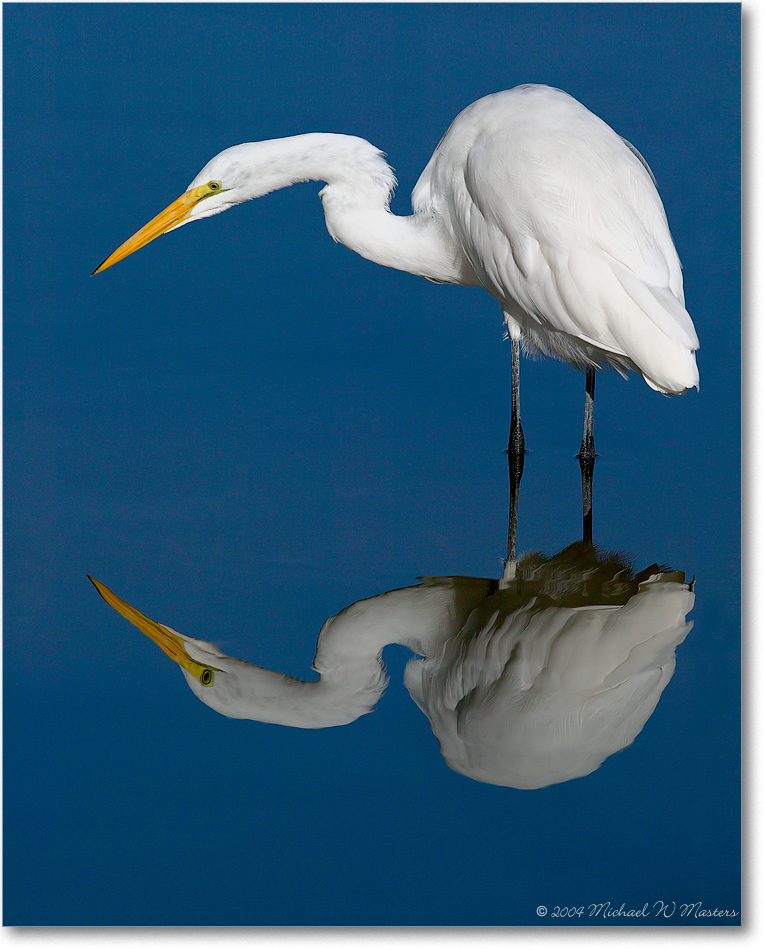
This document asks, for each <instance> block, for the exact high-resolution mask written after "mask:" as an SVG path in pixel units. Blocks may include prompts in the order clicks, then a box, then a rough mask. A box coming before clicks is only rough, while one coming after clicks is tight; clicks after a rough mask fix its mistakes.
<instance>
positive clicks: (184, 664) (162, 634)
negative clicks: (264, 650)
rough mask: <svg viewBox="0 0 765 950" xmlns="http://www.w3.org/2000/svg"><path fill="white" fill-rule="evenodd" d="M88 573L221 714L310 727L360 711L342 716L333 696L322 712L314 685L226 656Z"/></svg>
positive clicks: (111, 602)
mask: <svg viewBox="0 0 765 950" xmlns="http://www.w3.org/2000/svg"><path fill="white" fill-rule="evenodd" d="M88 577H89V580H90V581H91V583H92V584H93V586H94V587H95V588H96V590H97V591H98V593H99V594H100V595H101V596H102V597H103V599H104V600H105V601H106V603H107V604H109V606H110V607H113V608H114V609H115V610H116V611H117V613H119V614H121V615H122V616H123V617H124V618H125V619H126V620H129V621H130V623H132V624H133V625H134V626H136V627H138V629H139V630H140V631H141V632H142V633H144V634H146V636H147V637H149V639H150V640H152V641H153V642H154V643H156V644H157V646H158V647H159V648H160V650H162V652H163V653H165V654H166V655H167V656H169V657H170V659H171V660H174V661H175V662H176V663H177V664H178V666H180V668H181V671H182V672H183V675H184V677H185V679H186V682H187V683H188V685H189V688H190V689H191V691H192V693H194V695H195V696H196V697H197V699H199V700H201V701H202V702H203V703H204V704H205V705H206V706H209V707H210V708H211V709H214V710H215V711H216V712H218V713H221V715H223V716H228V717H229V718H231V719H256V720H258V721H261V722H277V723H282V724H283V725H290V726H304V727H306V728H316V727H319V726H322V725H338V724H340V723H341V722H350V721H352V719H355V718H358V716H359V715H360V713H359V712H357V713H356V715H355V716H353V717H352V718H351V719H343V716H342V713H341V715H340V717H339V718H338V713H337V709H336V708H334V706H333V705H332V703H331V700H332V697H330V703H329V706H328V710H327V712H326V715H324V716H323V717H322V715H321V713H322V710H321V709H319V710H318V712H317V710H316V709H313V708H312V707H311V705H310V703H309V704H306V702H305V696H304V690H303V689H302V687H306V686H307V687H310V686H312V685H313V684H310V683H301V682H300V681H299V680H294V679H292V678H291V677H289V676H284V675H283V674H281V673H276V672H273V671H271V670H264V669H263V668H262V667H259V666H256V665H255V664H254V663H248V662H247V661H246V660H240V659H238V658H237V657H234V656H226V654H225V653H221V652H220V650H218V649H217V647H215V646H213V644H212V643H207V642H206V641H205V640H195V639H194V638H193V637H188V636H186V635H185V634H181V633H178V631H177V630H173V629H172V628H171V627H166V626H165V625H164V624H161V623H156V621H154V620H150V619H149V618H148V617H146V616H145V615H144V614H142V613H141V612H140V611H138V610H136V609H135V607H131V606H130V604H128V603H126V602H125V601H124V600H122V598H120V597H118V596H117V595H116V594H115V593H113V592H112V591H111V590H109V588H108V587H106V585H105V584H102V583H100V581H97V580H95V579H94V578H93V577H90V575H88ZM362 711H368V710H362ZM325 720H326V721H325Z"/></svg>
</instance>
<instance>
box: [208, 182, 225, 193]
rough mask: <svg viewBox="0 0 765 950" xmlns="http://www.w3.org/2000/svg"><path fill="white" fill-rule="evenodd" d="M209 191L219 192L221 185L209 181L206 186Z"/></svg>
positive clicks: (220, 183)
mask: <svg viewBox="0 0 765 950" xmlns="http://www.w3.org/2000/svg"><path fill="white" fill-rule="evenodd" d="M207 187H208V188H209V189H210V191H220V190H221V188H222V187H223V183H222V182H220V181H211V182H210V183H209V184H208V186H207Z"/></svg>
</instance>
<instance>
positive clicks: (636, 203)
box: [412, 86, 698, 392]
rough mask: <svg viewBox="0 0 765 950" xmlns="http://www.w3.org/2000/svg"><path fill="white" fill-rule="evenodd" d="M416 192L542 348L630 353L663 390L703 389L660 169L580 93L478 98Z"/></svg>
mask: <svg viewBox="0 0 765 950" xmlns="http://www.w3.org/2000/svg"><path fill="white" fill-rule="evenodd" d="M412 200H413V205H414V206H415V210H417V209H421V210H422V209H426V208H427V209H428V210H429V211H430V212H431V213H434V214H437V215H438V216H440V217H441V219H442V220H444V222H445V223H446V226H447V227H448V228H449V229H450V231H451V233H452V236H453V238H454V239H455V240H456V241H457V243H458V244H459V246H460V247H461V248H462V250H463V252H464V254H465V256H466V257H467V258H468V260H469V261H470V263H471V265H472V267H473V268H474V270H475V271H476V273H477V274H478V276H479V279H480V281H481V283H482V284H483V285H484V286H485V287H486V289H487V290H488V291H489V292H490V293H491V294H492V295H493V296H494V297H495V298H496V299H497V300H498V301H499V302H500V303H501V304H502V306H503V308H504V309H505V310H506V312H508V313H511V314H512V316H513V318H514V319H516V320H518V321H519V322H520V323H521V329H522V330H523V331H526V333H527V334H530V335H531V336H534V337H535V338H536V339H537V340H539V341H541V343H542V348H548V351H549V352H553V353H554V355H562V354H561V352H560V351H557V350H556V340H558V339H560V346H561V347H562V348H563V349H565V352H566V354H567V356H566V358H569V357H570V350H571V346H572V345H573V343H575V342H576V341H578V340H581V341H583V342H584V343H587V344H590V345H591V346H594V347H597V348H598V349H599V350H603V351H605V353H607V354H613V355H614V356H615V357H617V358H618V357H623V358H624V359H625V360H627V362H628V363H631V364H633V365H635V366H636V367H637V368H638V369H639V371H640V372H641V373H643V375H644V376H645V377H646V380H647V381H648V382H649V385H653V386H654V388H657V389H661V390H662V391H669V392H673V391H682V390H684V389H685V388H688V387H689V386H692V385H696V384H697V382H698V373H697V371H696V370H695V359H694V358H693V351H694V350H695V349H697V348H698V338H697V336H696V333H695V330H694V327H693V322H692V321H691V318H690V316H689V315H688V313H687V312H686V310H685V307H684V296H683V284H682V271H681V267H680V261H679V259H678V256H677V252H676V250H675V247H674V244H673V242H672V237H671V235H670V232H669V227H668V225H667V220H666V215H665V213H664V208H663V205H662V203H661V199H660V197H659V195H658V192H657V191H656V187H655V184H654V181H653V176H652V175H651V172H650V169H649V168H648V166H647V164H646V162H645V160H644V159H643V158H642V156H641V155H640V154H639V153H638V152H637V150H636V149H634V147H633V146H631V145H629V143H627V142H625V140H623V139H622V138H621V137H620V136H618V135H617V134H616V133H615V132H614V131H613V130H612V129H611V128H610V127H609V126H608V125H606V123H605V122H603V121H602V120H601V119H599V118H598V117H597V116H595V115H593V114H592V113H591V112H589V111H588V110H587V109H585V108H584V106H582V105H580V104H579V103H578V102H576V100H574V99H572V98H571V97H570V96H567V95H566V94H565V93H562V92H560V91H559V90H553V89H549V88H548V87H544V86H534V87H518V88H516V89H513V90H510V91H509V92H505V93H498V94H496V95H495V96H488V97H486V98H485V99H481V100H479V101H478V102H476V103H474V104H473V105H472V106H470V107H468V109H466V110H465V111H464V112H462V113H461V114H460V115H459V116H458V117H457V119H455V121H454V123H453V124H452V126H451V128H450V129H449V131H448V132H447V134H446V135H445V136H444V139H443V140H442V142H441V145H440V146H439V148H438V149H437V150H436V152H435V153H434V155H433V157H432V159H431V161H430V162H429V163H428V166H427V167H426V169H425V171H424V172H423V174H422V175H421V177H420V180H419V181H418V183H417V186H416V187H415V190H414V193H413V196H412ZM572 341H573V343H572ZM668 350H669V351H671V352H669V351H668ZM585 362H586V360H585Z"/></svg>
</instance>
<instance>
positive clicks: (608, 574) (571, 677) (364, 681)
mask: <svg viewBox="0 0 765 950" xmlns="http://www.w3.org/2000/svg"><path fill="white" fill-rule="evenodd" d="M514 464H516V463H514V462H513V460H512V459H511V469H510V474H511V478H510V483H511V503H510V511H511V516H510V529H509V531H508V559H507V561H506V563H505V569H504V572H503V576H502V577H501V578H499V579H489V578H472V577H429V578H424V579H422V580H421V583H419V584H418V585H416V586H413V587H406V588H402V589H399V590H393V591H388V592H387V593H384V594H378V595H377V596H374V597H370V598H368V599H366V600H360V601H358V602H356V603H354V604H351V605H350V606H349V607H346V608H345V610H342V611H341V612H340V613H339V614H337V616H335V617H330V618H329V619H328V620H327V621H326V622H325V623H324V625H323V627H322V629H321V632H320V633H319V638H318V643H317V647H316V655H315V657H314V661H313V669H314V670H315V671H316V672H317V673H318V674H319V675H318V679H316V680H315V681H313V682H305V681H302V680H298V679H294V678H292V677H289V676H284V675H283V674H281V673H278V672H275V671H272V670H267V669H263V668H261V667H259V666H255V665H254V664H252V663H248V662H245V661H244V660H240V659H236V658H235V657H230V656H226V655H225V654H223V653H221V652H220V651H219V650H218V649H217V648H216V647H214V646H213V645H212V644H211V643H208V642H206V641H202V640H196V639H193V638H191V637H188V636H186V635H184V634H180V633H178V632H177V631H175V630H173V629H172V628H170V627H167V626H165V625H163V624H158V623H155V622H154V621H153V620H150V619H149V618H148V617H146V616H144V615H143V614H142V613H140V612H139V611H137V610H135V608H133V607H131V606H130V605H128V604H127V603H126V602H125V601H123V600H122V599H121V598H119V597H117V596H116V595H115V594H114V593H112V591H110V590H109V589H108V588H107V587H105V586H104V585H103V584H101V583H100V582H99V581H96V580H94V579H93V578H91V580H92V581H93V584H94V585H95V586H96V588H97V590H98V591H99V593H100V594H101V595H102V597H103V598H104V600H106V602H107V603H108V604H110V605H111V606H112V607H114V609H115V610H117V611H118V612H119V613H121V614H122V615H123V616H124V617H126V618H127V619H128V620H129V621H130V622H131V623H133V624H134V625H135V626H136V627H138V628H139V629H140V630H141V631H142V632H143V633H145V634H146V635H147V636H149V637H150V638H151V639H152V640H153V641H154V642H155V643H156V644H157V645H158V646H159V647H160V648H161V649H162V650H163V651H164V652H165V653H166V654H167V655H168V656H170V657H171V659H173V660H174V661H175V662H176V663H178V665H179V666H180V667H181V669H182V671H183V674H184V676H185V678H186V681H187V683H188V684H189V686H190V687H191V689H192V691H193V692H194V694H195V695H196V696H197V697H198V698H199V699H200V700H202V702H204V703H206V704H207V705H208V706H210V707H212V708H213V709H215V710H216V711H217V712H220V713H222V714H223V715H225V716H230V717H232V718H235V719H255V720H259V721H262V722H270V723H278V724H281V725H286V726H297V727H301V728H307V729H318V728H322V727H326V726H337V725H344V724H346V723H350V722H353V721H354V720H355V719H357V718H358V717H359V716H362V715H364V714H365V713H368V712H371V711H372V709H373V708H374V706H375V704H376V702H377V700H378V699H379V698H380V696H381V695H382V693H383V692H384V691H385V687H386V685H387V676H386V673H385V668H384V666H383V662H382V651H383V648H384V647H385V646H386V645H388V644H392V643H397V644H402V645H404V646H406V647H408V648H409V649H411V650H412V651H413V652H414V653H416V654H417V655H418V656H417V658H415V659H412V660H410V662H409V663H408V665H407V667H406V670H405V674H404V682H405V685H406V687H407V689H408V690H409V693H410V695H411V696H412V698H413V700H414V701H415V703H416V704H417V705H418V706H419V708H420V709H421V710H422V712H423V713H424V714H425V715H426V716H427V718H428V720H429V722H430V725H431V728H432V730H433V733H434V735H435V736H436V738H437V739H438V742H439V744H440V749H441V754H442V755H443V757H444V759H445V760H446V763H447V764H448V765H449V767H450V768H452V769H454V770H455V771H456V772H460V773H462V774H463V775H466V776H468V777H470V778H472V779H476V780H477V781H481V782H488V783H491V784H494V785H504V786H511V787H514V788H525V789H531V788H542V787H544V786H546V785H551V784H554V783H558V782H564V781H567V780H569V779H573V778H577V777H580V776H584V775H588V774H590V773H591V772H593V771H594V770H595V769H597V768H598V767H599V766H600V765H601V764H602V763H603V761H604V760H605V759H606V758H607V757H608V756H610V755H612V754H613V753H614V752H618V751H619V750H621V749H624V748H625V747H626V746H628V745H630V744H631V743H632V742H633V741H634V739H635V738H636V736H637V735H638V733H639V732H640V731H641V730H642V728H643V726H644V725H645V724H646V722H647V721H648V719H649V717H650V716H651V714H652V713H653V711H654V709H655V708H656V705H657V703H658V701H659V699H660V697H661V694H662V692H663V691H664V689H665V687H666V686H667V683H668V682H669V680H670V679H671V677H672V674H673V673H674V670H675V650H676V648H677V646H678V645H679V644H680V643H682V641H683V640H684V639H685V637H686V635H687V633H688V631H689V630H690V629H691V626H692V624H690V623H687V622H686V616H687V614H688V613H689V612H690V610H691V608H692V606H693V602H694V593H693V585H692V584H687V583H685V577H684V575H683V574H682V573H681V572H676V571H670V570H667V569H664V568H661V567H660V566H659V565H657V564H653V565H651V566H650V567H648V568H646V569H645V570H642V571H640V572H638V573H635V572H634V571H633V568H632V565H631V563H630V561H629V559H628V558H627V557H625V556H623V555H620V554H616V553H609V552H605V551H602V550H600V549H598V548H596V547H595V546H594V545H593V544H592V543H591V541H590V540H589V539H588V537H587V529H588V514H589V526H590V527H591V523H592V522H591V509H590V510H589V512H588V510H587V485H586V484H585V482H586V479H585V471H584V469H583V472H582V478H583V499H584V534H585V537H584V539H583V540H582V541H577V542H576V543H574V544H572V545H570V546H568V547H567V548H565V549H564V550H563V551H560V552H559V553H558V554H555V555H553V556H545V555H542V554H538V553H532V554H527V555H525V556H523V557H522V558H520V559H519V560H516V558H515V536H516V518H517V507H518V487H519V485H520V473H518V477H517V479H516V480H515V482H514V480H513V465H514ZM517 467H518V466H517V464H516V469H517ZM521 473H522V464H521ZM591 481H592V471H591V469H590V470H589V492H590V493H589V498H590V499H591V497H592V495H591V487H592V484H591Z"/></svg>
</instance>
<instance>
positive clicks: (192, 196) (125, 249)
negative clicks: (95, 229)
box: [93, 142, 271, 274]
mask: <svg viewBox="0 0 765 950" xmlns="http://www.w3.org/2000/svg"><path fill="white" fill-rule="evenodd" d="M261 144H266V143H260V142H254V143H248V144H245V145H235V146H233V147H232V148H227V149H224V151H222V152H220V153H219V154H218V155H216V156H215V158H213V159H211V160H210V161H209V162H208V163H207V164H206V165H205V167H204V168H203V169H202V170H201V171H200V172H199V174H198V175H197V176H196V178H195V179H194V180H193V181H192V182H191V184H190V185H189V187H188V189H187V190H186V191H184V193H183V194H182V195H181V196H180V198H176V200H175V201H174V202H173V203H172V204H170V205H168V206H167V208H165V210H164V211H162V212H160V213H159V214H158V215H157V216H156V218H152V219H151V221H149V223H148V224H145V225H144V226H143V227H142V228H141V229H140V231H136V233H135V234H134V235H133V236H132V237H130V238H128V240H127V241H125V242H124V244H121V245H120V246H119V247H118V248H117V250H116V251H114V253H113V254H110V255H109V257H107V258H106V260H105V261H103V262H102V263H101V264H99V265H98V267H97V268H96V269H95V270H94V271H93V273H94V274H99V273H100V272H101V271H103V270H106V268H107V267H111V266H112V264H116V263H117V262H118V261H121V260H122V259H123V258H125V257H127V256H128V255H129V254H132V253H133V251H137V250H138V249H139V248H142V247H145V246H146V245H147V244H148V243H149V242H150V241H153V240H154V238H157V237H159V236H160V235H161V234H166V233H167V232H168V231H173V230H175V228H179V227H181V226H182V225H184V224H188V223H189V222H190V221H196V220H197V219H198V218H209V217H210V216H211V215H213V214H220V212H221V211H226V210H228V209H229V208H231V207H233V206H234V205H236V204H239V203H240V202H242V201H247V200H248V199H249V198H256V197H259V196H260V195H261V194H266V193H267V192H268V191H270V190H271V187H270V185H269V183H268V182H267V175H266V176H261V175H259V174H258V167H257V165H258V163H257V155H255V154H253V153H254V152H257V151H258V146H260V145H261ZM254 159H255V161H253V160H254ZM263 178H265V179H266V181H265V183H264V184H262V185H260V186H259V181H261V180H263Z"/></svg>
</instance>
